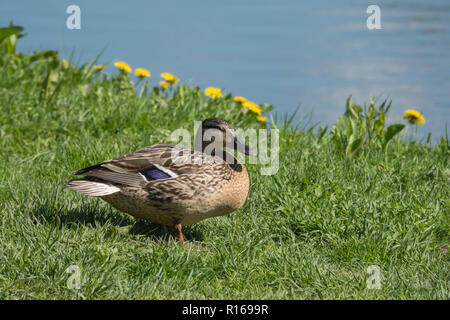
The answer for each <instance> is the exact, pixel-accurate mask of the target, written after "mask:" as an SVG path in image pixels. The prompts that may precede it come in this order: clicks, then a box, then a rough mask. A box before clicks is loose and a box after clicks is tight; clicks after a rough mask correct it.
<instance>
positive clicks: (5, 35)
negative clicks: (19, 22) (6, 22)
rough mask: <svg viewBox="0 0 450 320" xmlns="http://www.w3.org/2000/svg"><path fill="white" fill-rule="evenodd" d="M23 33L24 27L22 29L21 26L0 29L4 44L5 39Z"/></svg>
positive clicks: (0, 40) (0, 36) (0, 37)
mask: <svg viewBox="0 0 450 320" xmlns="http://www.w3.org/2000/svg"><path fill="white" fill-rule="evenodd" d="M22 31H23V27H21V26H12V27H7V28H0V42H2V41H3V40H4V39H6V38H8V37H10V36H11V35H13V34H16V33H19V32H22ZM22 36H23V35H22Z"/></svg>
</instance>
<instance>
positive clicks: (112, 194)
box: [66, 118, 256, 244]
mask: <svg viewBox="0 0 450 320" xmlns="http://www.w3.org/2000/svg"><path fill="white" fill-rule="evenodd" d="M224 147H229V148H232V149H234V150H237V151H239V152H242V153H244V154H246V155H251V156H256V152H255V151H253V150H251V149H250V148H249V147H248V146H247V145H245V143H243V142H242V141H241V140H240V139H239V137H238V135H237V133H236V131H235V130H234V129H233V127H232V126H231V124H230V123H228V122H227V121H225V120H222V119H218V118H209V119H206V120H204V121H203V122H202V125H201V127H200V128H199V129H198V131H197V133H196V136H195V143H194V150H189V149H185V148H181V147H179V146H177V145H172V144H157V145H153V146H150V147H145V148H142V149H140V150H137V151H135V152H133V153H130V154H126V155H122V156H120V157H117V158H114V159H111V160H108V161H106V162H103V163H100V164H96V165H93V166H89V167H87V168H84V169H81V170H79V171H76V172H74V173H73V174H74V175H82V176H84V177H83V178H80V179H75V180H71V181H69V182H68V183H67V184H66V187H67V188H69V189H72V190H76V191H78V192H80V193H82V194H85V195H88V196H92V197H100V198H102V199H103V200H105V201H106V202H108V203H110V204H111V205H112V206H113V207H115V208H116V209H118V210H119V211H123V212H126V213H128V214H130V215H132V216H134V217H136V218H141V219H145V220H148V221H151V222H153V223H157V224H161V225H164V226H171V227H174V230H175V237H176V238H177V239H178V240H179V241H180V242H181V243H182V244H184V243H185V242H184V238H183V233H182V230H181V228H182V226H187V225H191V224H193V223H196V222H199V221H201V220H204V219H206V218H210V217H216V216H222V215H225V214H229V213H231V212H233V211H235V210H237V209H239V208H240V207H241V206H242V205H243V204H244V202H245V200H246V198H247V194H248V189H249V178H248V173H247V170H246V169H245V166H244V165H243V164H242V163H241V162H240V161H239V160H238V159H236V158H235V157H234V156H233V155H232V154H230V153H228V152H226V151H225V150H224Z"/></svg>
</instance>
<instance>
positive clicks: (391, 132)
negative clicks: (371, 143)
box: [383, 124, 405, 150]
mask: <svg viewBox="0 0 450 320" xmlns="http://www.w3.org/2000/svg"><path fill="white" fill-rule="evenodd" d="M404 127H405V125H404V124H393V125H391V126H389V127H388V128H387V131H386V134H385V135H384V141H383V150H384V149H385V148H386V145H387V144H388V142H389V141H390V140H391V139H392V138H393V137H394V136H395V135H396V134H397V133H399V132H400V131H402V130H403V128H404Z"/></svg>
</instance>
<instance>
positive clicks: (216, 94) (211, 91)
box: [205, 87, 223, 99]
mask: <svg viewBox="0 0 450 320" xmlns="http://www.w3.org/2000/svg"><path fill="white" fill-rule="evenodd" d="M205 95H207V96H208V97H210V98H211V99H215V98H222V97H223V95H222V90H220V89H219V88H215V87H208V88H206V89H205Z"/></svg>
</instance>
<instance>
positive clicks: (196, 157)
mask: <svg viewBox="0 0 450 320" xmlns="http://www.w3.org/2000/svg"><path fill="white" fill-rule="evenodd" d="M205 162H206V163H211V164H213V167H214V166H215V165H214V164H219V165H222V166H223V160H222V159H220V158H218V157H214V156H208V155H206V154H204V153H202V152H199V151H194V150H189V149H185V148H181V147H179V146H177V145H171V144H157V145H153V146H150V147H145V148H142V149H139V150H137V151H135V152H133V153H129V154H125V155H122V156H120V157H117V158H114V159H111V160H108V161H105V162H103V163H100V164H96V165H93V166H89V167H86V168H84V169H81V170H78V171H76V172H74V173H73V174H74V175H83V176H85V177H94V178H98V179H101V180H103V181H105V182H112V183H118V184H122V185H127V186H132V187H142V186H144V185H146V184H147V183H148V182H150V181H154V180H163V179H170V178H175V177H178V176H180V175H183V174H194V173H197V172H199V170H201V169H202V165H203V164H204V163H205Z"/></svg>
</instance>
